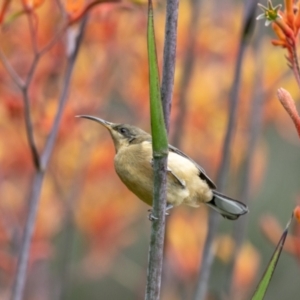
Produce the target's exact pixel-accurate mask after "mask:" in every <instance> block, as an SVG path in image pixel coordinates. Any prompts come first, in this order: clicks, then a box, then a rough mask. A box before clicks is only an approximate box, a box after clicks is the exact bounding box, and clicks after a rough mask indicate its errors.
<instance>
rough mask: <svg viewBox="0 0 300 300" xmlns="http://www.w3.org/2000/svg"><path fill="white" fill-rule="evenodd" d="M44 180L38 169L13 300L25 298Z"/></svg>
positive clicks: (33, 185)
mask: <svg viewBox="0 0 300 300" xmlns="http://www.w3.org/2000/svg"><path fill="white" fill-rule="evenodd" d="M43 180H44V172H43V171H41V170H38V171H37V172H36V174H35V176H34V179H33V183H32V191H31V195H30V204H29V211H28V216H27V221H26V225H25V229H24V236H23V241H22V246H21V249H20V254H19V260H18V265H17V274H16V278H15V281H14V284H13V289H12V296H11V299H12V300H21V299H23V291H24V287H25V281H26V273H27V264H28V259H29V249H30V244H31V238H32V235H33V231H34V224H35V219H36V214H37V209H38V203H39V199H40V194H41V189H42V184H43Z"/></svg>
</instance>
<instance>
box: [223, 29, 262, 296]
mask: <svg viewBox="0 0 300 300" xmlns="http://www.w3.org/2000/svg"><path fill="white" fill-rule="evenodd" d="M261 37H262V34H259V36H258V38H257V41H256V45H255V53H256V57H257V60H256V61H257V64H256V72H255V75H254V77H255V82H254V88H253V91H254V93H253V102H252V106H251V111H250V114H249V139H248V146H247V152H246V153H245V162H244V168H243V177H242V182H241V193H240V197H239V199H242V200H243V202H244V203H245V204H248V202H249V197H250V184H251V182H250V175H251V171H252V166H253V159H254V154H255V147H256V142H257V139H258V137H259V130H260V126H261V121H262V112H263V109H262V106H263V99H264V97H263V95H262V94H263V91H262V86H261V82H262V78H263V76H262V74H263V70H262V67H263V65H264V64H263V61H262V57H261V55H260V53H261V51H260V50H261V47H260V41H261ZM248 219H249V215H248V214H247V215H245V216H244V217H243V218H240V219H239V220H237V221H236V222H235V223H234V225H233V233H232V236H233V239H234V241H235V249H234V253H233V255H232V260H231V262H230V264H229V267H228V272H227V274H229V276H228V277H227V281H226V283H225V284H226V286H225V292H226V293H227V294H228V295H230V299H235V298H234V295H233V293H234V291H233V290H231V289H232V279H233V272H234V266H235V263H236V257H237V255H238V253H239V251H240V248H241V246H242V244H243V241H244V237H245V233H246V229H247V224H248Z"/></svg>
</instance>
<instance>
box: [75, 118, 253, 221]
mask: <svg viewBox="0 0 300 300" xmlns="http://www.w3.org/2000/svg"><path fill="white" fill-rule="evenodd" d="M77 117H80V118H86V119H90V120H93V121H96V122H98V123H100V124H101V125H103V126H104V127H106V128H107V129H108V131H109V133H110V135H111V137H112V139H113V142H114V145H115V149H116V155H115V159H114V162H115V170H116V172H117V174H118V175H119V177H120V179H121V180H122V182H123V183H124V184H125V185H126V186H127V187H128V189H129V190H130V191H132V192H133V193H134V194H135V195H136V196H138V197H139V198H140V199H141V200H142V201H144V202H145V203H147V204H149V205H150V206H151V205H152V197H153V168H152V159H153V155H152V138H151V135H150V134H148V133H147V132H145V131H143V130H142V129H140V128H138V127H135V126H132V125H128V124H115V123H111V122H107V121H105V120H102V119H100V118H97V117H93V116H88V115H80V116H77ZM201 203H205V204H206V205H208V206H209V207H211V208H213V209H214V210H216V211H218V212H219V213H220V214H221V215H222V216H223V217H224V218H226V219H230V220H236V219H237V218H238V217H239V216H241V215H244V214H246V213H247V212H248V208H247V206H246V205H245V204H243V203H242V202H239V201H237V200H234V199H231V198H229V197H227V196H225V195H223V194H221V193H219V192H218V191H216V185H215V184H214V183H213V181H212V180H211V179H210V178H209V177H208V176H207V175H206V173H205V171H204V170H203V169H202V168H201V167H200V166H199V165H198V164H197V163H196V162H194V161H193V160H192V159H191V158H189V157H188V156H187V155H185V154H184V153H183V152H181V151H180V150H178V149H177V148H175V147H173V146H171V145H169V155H168V169H167V208H166V209H167V210H168V209H170V208H172V207H174V206H178V205H180V204H186V205H189V206H193V207H198V206H199V205H200V204H201Z"/></svg>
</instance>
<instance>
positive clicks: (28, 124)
mask: <svg viewBox="0 0 300 300" xmlns="http://www.w3.org/2000/svg"><path fill="white" fill-rule="evenodd" d="M23 100H24V118H25V127H26V134H27V140H28V144H29V147H30V150H31V155H32V159H33V163H34V166H35V168H36V170H39V169H40V156H39V153H38V150H37V147H36V143H35V140H34V133H33V124H32V119H31V114H30V103H29V97H28V89H27V88H25V89H23Z"/></svg>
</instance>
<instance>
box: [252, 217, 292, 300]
mask: <svg viewBox="0 0 300 300" xmlns="http://www.w3.org/2000/svg"><path fill="white" fill-rule="evenodd" d="M292 219H293V215H292V217H291V218H290V220H289V222H288V223H287V225H286V228H285V230H284V232H283V234H282V236H281V238H280V240H279V242H278V244H277V246H276V248H275V251H274V253H273V255H272V257H271V260H270V262H269V264H268V266H267V269H266V270H265V273H264V275H263V277H262V279H261V280H260V282H259V284H258V286H257V288H256V291H255V293H254V295H253V297H252V298H251V299H252V300H262V299H264V296H265V294H266V292H267V289H268V287H269V284H270V282H271V279H272V276H273V273H274V271H275V268H276V265H277V262H278V260H279V257H280V254H281V252H282V249H283V246H284V243H285V240H286V237H287V234H288V230H289V226H290V224H291V221H292Z"/></svg>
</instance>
